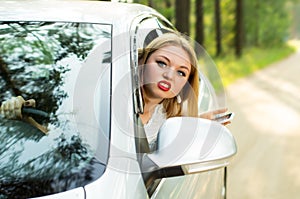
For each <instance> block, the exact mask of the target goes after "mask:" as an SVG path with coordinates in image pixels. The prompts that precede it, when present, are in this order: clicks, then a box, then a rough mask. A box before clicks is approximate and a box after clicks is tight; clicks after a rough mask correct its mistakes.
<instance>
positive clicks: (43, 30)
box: [0, 21, 111, 198]
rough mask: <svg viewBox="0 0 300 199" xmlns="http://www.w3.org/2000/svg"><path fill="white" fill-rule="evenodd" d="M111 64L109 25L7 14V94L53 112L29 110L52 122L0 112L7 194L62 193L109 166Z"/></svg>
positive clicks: (2, 67) (1, 176) (1, 194)
mask: <svg viewBox="0 0 300 199" xmlns="http://www.w3.org/2000/svg"><path fill="white" fill-rule="evenodd" d="M110 67H111V26H110V25H106V24H87V23H63V22H59V23H58V22H25V21H24V22H0V85H1V87H0V100H1V102H3V101H4V100H7V99H9V98H11V97H13V96H19V95H20V96H23V98H24V99H35V100H36V109H37V110H39V111H42V112H43V113H45V114H46V116H45V115H44V116H43V115H41V114H34V115H30V116H31V117H33V118H34V119H35V120H36V121H37V122H39V123H40V124H42V125H44V126H46V127H47V129H48V134H47V135H45V134H44V133H42V132H41V131H40V130H38V129H37V128H36V127H34V126H33V125H31V124H29V123H27V122H25V121H23V120H9V119H6V118H4V117H3V116H0V117H1V118H0V198H13V197H14V196H20V195H22V197H24V198H25V197H26V198H27V197H36V196H42V195H48V194H53V193H58V192H62V191H66V190H70V189H72V188H76V187H81V186H84V185H86V184H88V183H90V182H92V181H94V180H96V179H98V178H99V177H100V176H101V175H102V174H103V172H104V170H105V165H106V163H107V159H108V147H109V130H110V129H109V117H110V113H109V110H108V107H110V97H109V96H110V94H109V90H110V88H109V87H110V84H107V81H109V78H110ZM99 77H101V78H99Z"/></svg>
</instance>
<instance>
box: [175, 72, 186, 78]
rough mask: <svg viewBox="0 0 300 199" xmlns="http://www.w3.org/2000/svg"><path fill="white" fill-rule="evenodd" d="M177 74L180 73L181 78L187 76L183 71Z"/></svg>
mask: <svg viewBox="0 0 300 199" xmlns="http://www.w3.org/2000/svg"><path fill="white" fill-rule="evenodd" d="M177 73H178V75H180V76H182V77H185V76H186V74H185V72H183V71H177Z"/></svg>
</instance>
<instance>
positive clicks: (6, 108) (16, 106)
mask: <svg viewBox="0 0 300 199" xmlns="http://www.w3.org/2000/svg"><path fill="white" fill-rule="evenodd" d="M22 107H35V100H34V99H30V100H26V101H25V100H24V98H23V97H22V96H18V97H12V98H11V99H9V100H7V101H4V102H3V103H2V105H1V107H0V112H1V114H2V115H4V117H6V118H8V119H23V116H22Z"/></svg>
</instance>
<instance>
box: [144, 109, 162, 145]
mask: <svg viewBox="0 0 300 199" xmlns="http://www.w3.org/2000/svg"><path fill="white" fill-rule="evenodd" d="M165 121H166V112H165V110H164V108H163V105H162V104H159V105H157V106H156V107H155V109H154V112H153V114H152V116H151V118H150V120H149V121H148V123H147V124H145V125H144V129H145V133H146V137H147V139H148V143H149V148H150V151H155V150H156V144H157V134H158V131H159V128H160V127H161V125H162V124H163V123H164V122H165Z"/></svg>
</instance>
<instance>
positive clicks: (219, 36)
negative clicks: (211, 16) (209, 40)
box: [215, 0, 222, 56]
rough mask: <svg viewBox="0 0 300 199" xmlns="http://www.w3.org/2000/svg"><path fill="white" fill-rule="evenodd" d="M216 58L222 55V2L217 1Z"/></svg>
mask: <svg viewBox="0 0 300 199" xmlns="http://www.w3.org/2000/svg"><path fill="white" fill-rule="evenodd" d="M215 25H216V56H218V55H220V54H221V53H222V41H221V40H222V34H221V10H220V0H215Z"/></svg>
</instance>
